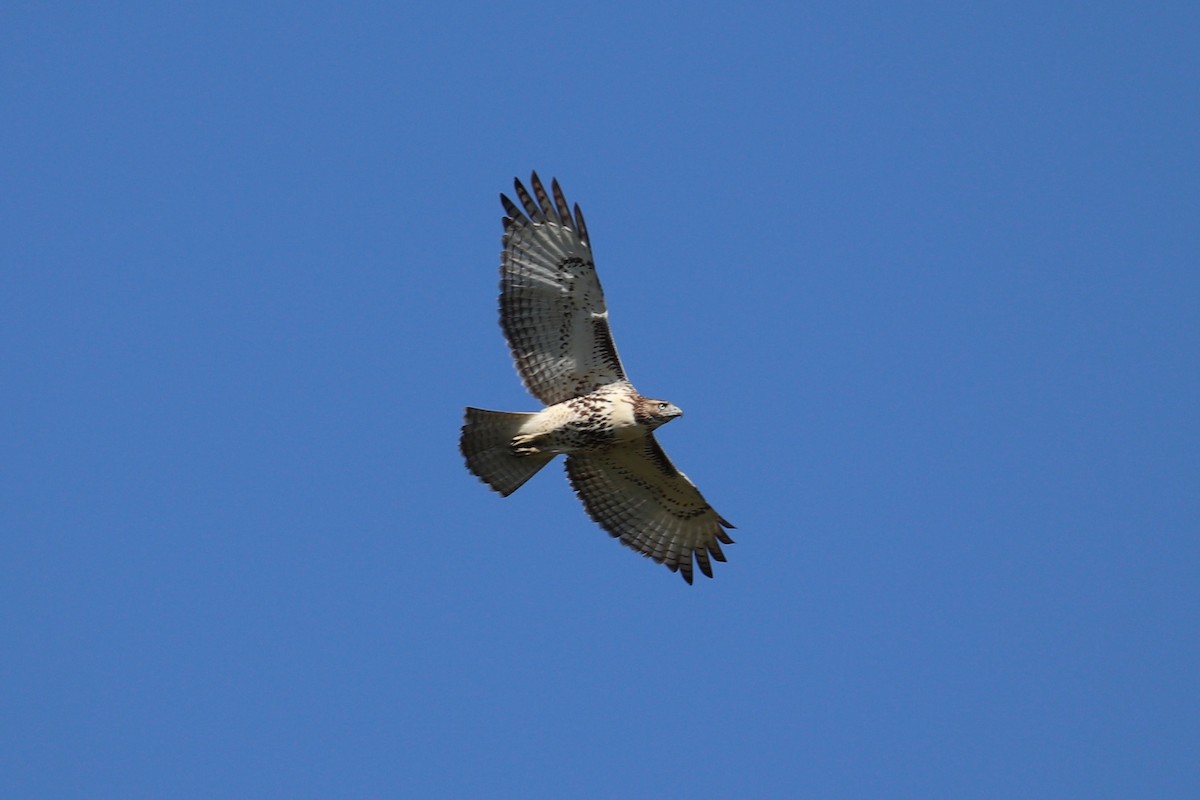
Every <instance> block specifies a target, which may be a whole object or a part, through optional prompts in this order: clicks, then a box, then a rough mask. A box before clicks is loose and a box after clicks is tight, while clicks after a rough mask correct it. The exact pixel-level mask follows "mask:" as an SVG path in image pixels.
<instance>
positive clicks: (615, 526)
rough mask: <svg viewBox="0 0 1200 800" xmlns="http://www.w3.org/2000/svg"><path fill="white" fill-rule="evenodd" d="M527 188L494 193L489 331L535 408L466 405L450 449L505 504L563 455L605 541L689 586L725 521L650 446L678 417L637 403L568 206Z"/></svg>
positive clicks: (534, 181) (715, 548) (643, 400)
mask: <svg viewBox="0 0 1200 800" xmlns="http://www.w3.org/2000/svg"><path fill="white" fill-rule="evenodd" d="M530 184H531V187H532V189H533V195H532V196H531V195H530V193H529V192H528V191H526V189H525V187H524V186H523V185H522V184H521V181H520V180H519V179H518V180H514V181H513V185H514V187H515V189H516V195H517V199H518V200H520V202H521V205H520V206H518V205H517V204H516V203H514V202H513V201H512V200H510V199H509V198H508V197H506V196H505V195H503V194H501V195H500V202H501V203H502V204H503V205H504V212H505V214H506V216H505V217H504V236H503V239H502V242H503V245H504V249H503V252H502V253H501V256H500V325H501V327H502V328H503V329H504V335H505V338H507V339H508V345H509V348H510V349H511V350H512V355H513V360H514V361H515V362H516V365H517V371H518V372H519V373H520V375H521V380H522V382H523V383H524V384H525V388H526V389H528V390H529V392H530V394H532V395H533V396H534V397H536V398H537V399H538V400H541V401H542V402H543V403H545V404H546V408H544V409H542V410H541V411H539V412H536V413H512V412H504V411H486V410H484V409H481V408H468V409H467V410H466V416H465V422H464V424H463V427H462V437H461V439H460V442H459V445H460V448H461V450H462V453H463V456H464V457H465V458H466V460H467V468H468V469H470V470H471V472H473V473H474V474H475V475H476V476H477V477H478V478H479V479H480V480H482V481H483V482H484V483H486V484H487V485H488V486H490V487H491V488H492V489H494V490H495V491H497V492H499V493H500V494H502V495H504V496H506V497H507V496H508V495H510V494H512V493H513V492H515V491H516V490H517V489H518V488H520V487H521V485H522V484H524V483H525V481H527V480H529V479H530V478H531V477H533V476H534V474H535V473H537V471H538V470H540V469H541V468H542V467H544V466H546V464H548V463H550V461H551V460H553V459H554V458H555V457H556V456H558V455H565V456H566V468H567V478H568V479H569V480H570V482H571V486H572V487H573V488H574V490H575V494H576V495H578V497H579V499H580V500H581V501H582V502H583V505H584V508H586V509H587V512H588V514H589V515H590V516H591V517H592V519H593V520H595V521H596V522H597V523H599V524H600V526H601V527H603V528H604V529H605V530H606V531H608V533H610V534H611V535H612V536H614V537H616V538H617V539H619V540H620V541H621V543H622V544H624V545H626V546H628V547H631V548H633V549H634V550H637V551H638V552H640V553H642V555H644V556H647V557H648V558H652V559H654V560H655V561H657V562H659V563H660V564H664V565H666V566H667V567H668V568H669V569H670V570H671V571H672V572H678V573H679V574H680V575H682V576H683V579H684V580H685V581H687V582H688V583H691V582H692V564H693V559H694V560H695V563H696V564H697V565H699V567H700V571H701V572H703V573H704V574H705V575H707V576H708V577H710V578H711V577H712V563H711V560H716V561H724V560H725V555H724V553H722V552H721V544H722V543H724V544H733V540H732V539H731V538H729V535H728V534H727V533H726V532H725V529H726V528H733V525H731V524H729V523H728V522H727V521H725V519H723V518H722V517H721V515H720V514H718V513H717V512H716V511H714V510H713V508H712V506H710V505H709V504H708V503H707V502H705V500H704V498H703V497H702V496H701V495H700V492H699V490H697V489H696V486H695V484H693V483H692V482H691V481H690V480H688V477H687V476H686V475H684V474H683V473H682V472H680V471H679V470H678V469H676V468H675V465H674V464H672V463H671V460H670V459H669V458H667V454H666V453H664V452H663V449H662V447H661V446H660V445H659V443H658V440H657V439H655V438H654V431H655V429H656V428H658V427H659V426H662V425H665V424H667V423H668V422H670V421H671V420H673V419H675V418H676V417H680V416H682V415H683V412H682V411H681V410H680V409H679V408H678V407H677V406H675V405H673V404H671V403H668V402H667V401H665V400H654V399H651V398H649V397H643V396H642V395H641V394H639V393H638V391H637V390H636V389H634V388H633V384H631V383H630V382H629V379H628V378H627V377H626V376H625V368H624V367H622V366H621V360H620V359H619V358H618V357H617V348H616V346H615V345H614V344H613V338H612V333H611V332H610V330H609V327H608V309H607V308H606V307H605V304H604V293H603V291H602V290H601V289H600V279H599V278H598V277H597V276H596V266H595V263H594V262H593V260H592V246H591V242H590V240H589V239H588V231H587V225H585V224H584V221H583V214H582V213H581V212H580V210H579V205H578V204H576V205H575V208H574V214H572V213H571V208H570V207H569V206H568V205H567V201H566V199H565V198H564V197H563V193H562V189H561V188H559V185H558V181H557V180H552V181H551V183H550V190H551V194H550V195H547V194H546V189H545V187H544V186H543V185H542V182H541V181H540V180H539V179H538V176H537V173H536V172H535V173H533V175H532V177H531V179H530ZM551 197H553V200H552V199H551ZM535 198H536V199H535Z"/></svg>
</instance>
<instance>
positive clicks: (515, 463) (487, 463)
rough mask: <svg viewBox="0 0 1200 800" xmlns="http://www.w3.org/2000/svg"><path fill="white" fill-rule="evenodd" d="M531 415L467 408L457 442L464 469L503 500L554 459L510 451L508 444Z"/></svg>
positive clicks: (548, 456) (551, 456) (550, 456)
mask: <svg viewBox="0 0 1200 800" xmlns="http://www.w3.org/2000/svg"><path fill="white" fill-rule="evenodd" d="M532 416H534V415H533V414H520V413H514V412H509V411H486V410H484V409H482V408H468V409H467V413H466V417H465V418H464V422H463V427H462V438H461V439H460V440H459V448H460V449H461V450H462V454H463V456H464V457H466V459H467V469H469V470H471V472H473V473H475V475H476V477H478V478H479V479H480V480H481V481H483V482H484V483H486V484H487V485H488V486H491V487H492V488H493V489H495V490H496V491H497V492H499V493H500V494H502V495H504V496H505V497H507V496H508V495H510V494H512V493H513V492H515V491H516V490H517V489H519V488H521V485H522V484H523V483H525V481H527V480H529V479H530V478H532V477H533V476H534V475H535V474H536V473H537V471H538V470H540V469H541V468H542V467H544V466H546V465H547V464H549V463H550V460H551V459H552V458H554V456H553V455H530V456H518V455H515V454H514V453H513V452H512V450H511V449H510V448H509V442H511V441H512V439H513V437H514V436H516V435H517V432H518V431H519V430H520V429H521V426H522V425H524V424H525V422H526V421H527V420H528V419H529V418H530V417H532Z"/></svg>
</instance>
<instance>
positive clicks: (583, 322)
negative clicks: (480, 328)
mask: <svg viewBox="0 0 1200 800" xmlns="http://www.w3.org/2000/svg"><path fill="white" fill-rule="evenodd" d="M530 183H531V185H532V187H533V194H534V197H536V198H537V199H536V201H535V200H534V197H530V195H529V192H527V191H525V187H524V186H522V185H521V182H520V181H519V180H514V181H513V185H514V186H515V188H516V193H517V199H518V200H520V201H521V206H522V207H523V208H524V210H522V209H521V208H518V207H517V205H516V204H515V203H513V201H511V200H509V199H508V198H507V197H505V196H504V195H500V202H501V203H503V204H504V211H505V213H506V214H507V215H508V216H506V217H505V218H504V239H503V242H504V251H503V253H502V254H501V256H500V325H501V327H503V328H504V335H505V337H507V339H508V346H509V347H510V348H511V349H512V354H513V360H514V361H516V364H517V371H518V372H519V373H520V374H521V380H523V381H524V383H525V387H526V388H527V389H528V390H529V391H530V393H531V394H533V396H534V397H537V398H538V399H539V400H541V401H542V402H543V403H546V404H547V405H553V404H554V403H560V402H562V401H563V400H569V399H570V398H572V397H578V396H580V395H584V394H587V393H589V392H591V391H594V390H595V389H597V388H599V387H601V386H604V385H605V384H609V383H615V382H617V381H622V380H625V370H624V369H623V368H622V367H621V360H620V359H619V358H618V357H617V348H616V346H615V345H614V344H613V340H612V334H611V333H610V332H609V329H608V309H607V308H606V307H605V305H604V292H603V291H602V290H601V289H600V279H599V278H597V277H596V265H595V263H594V262H593V261H592V248H591V245H590V244H589V242H588V235H587V226H586V225H584V222H583V214H582V213H581V212H580V210H579V205H578V204H576V206H575V214H574V216H572V214H571V209H570V208H569V207H568V206H567V201H566V199H565V198H564V197H563V193H562V189H560V188H559V186H558V181H551V183H550V187H551V191H552V192H553V193H554V201H553V202H551V200H550V198H549V197H548V196H547V195H546V189H545V187H544V186H542V182H541V181H540V180H539V179H538V176H537V173H536V172H535V173H533V177H532V178H531V181H530Z"/></svg>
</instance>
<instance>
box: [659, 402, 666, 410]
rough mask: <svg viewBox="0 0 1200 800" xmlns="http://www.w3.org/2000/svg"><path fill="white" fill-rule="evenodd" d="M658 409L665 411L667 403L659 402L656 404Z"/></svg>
mask: <svg viewBox="0 0 1200 800" xmlns="http://www.w3.org/2000/svg"><path fill="white" fill-rule="evenodd" d="M658 410H659V411H666V410H667V404H666V403H659V404H658Z"/></svg>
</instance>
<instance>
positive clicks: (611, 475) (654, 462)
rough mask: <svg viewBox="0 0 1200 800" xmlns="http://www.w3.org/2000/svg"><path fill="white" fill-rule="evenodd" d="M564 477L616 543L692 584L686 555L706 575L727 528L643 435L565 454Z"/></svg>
mask: <svg viewBox="0 0 1200 800" xmlns="http://www.w3.org/2000/svg"><path fill="white" fill-rule="evenodd" d="M567 477H569V478H570V479H571V486H572V487H574V489H575V494H577V495H579V499H580V500H582V501H583V505H584V507H585V508H587V512H588V514H590V515H591V517H592V519H594V520H595V521H596V522H598V523H600V526H601V527H603V528H604V529H605V530H606V531H608V532H609V533H610V534H612V535H613V536H615V537H617V538H619V539H620V540H621V543H622V544H624V545H626V546H628V547H632V548H633V549H634V550H637V551H639V552H640V553H642V554H643V555H645V556H647V557H649V558H652V559H654V560H655V561H657V562H659V563H660V564H666V566H667V567H668V568H669V569H670V570H671V571H672V572H676V571H678V572H679V573H681V574H682V575H683V579H684V580H685V581H687V582H688V583H691V582H692V558H693V556H694V557H695V559H696V563H697V564H699V566H700V571H701V572H703V573H704V574H705V575H707V576H708V577H710V578H711V577H712V564H711V562H710V561H709V558H710V556H711V558H713V559H715V560H717V561H724V560H725V554H724V553H722V552H721V544H720V543H722V542H723V543H725V544H733V539H730V538H729V535H728V534H727V533H725V528H732V527H733V526H732V525H730V524H729V523H728V522H726V521H725V520H724V519H722V518H721V515H720V514H718V513H717V512H716V511H714V510H713V507H712V506H710V505H709V504H708V503H706V502H705V501H704V498H703V497H701V495H700V491H699V490H698V489H697V488H696V486H695V484H693V483H692V482H691V481H690V480H688V477H687V476H686V475H684V474H683V473H682V472H680V471H679V470H677V469H676V468H675V465H674V464H672V463H671V460H670V459H669V458H667V454H666V453H664V452H663V449H662V447H661V446H660V445H659V443H658V441H657V440H656V439H655V438H654V436H653V434H649V435H647V436H646V437H644V438H643V439H641V440H639V441H635V442H630V443H629V444H626V445H617V446H615V447H610V448H606V449H604V450H600V451H597V452H594V453H574V454H572V455H570V456H568V457H567Z"/></svg>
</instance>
